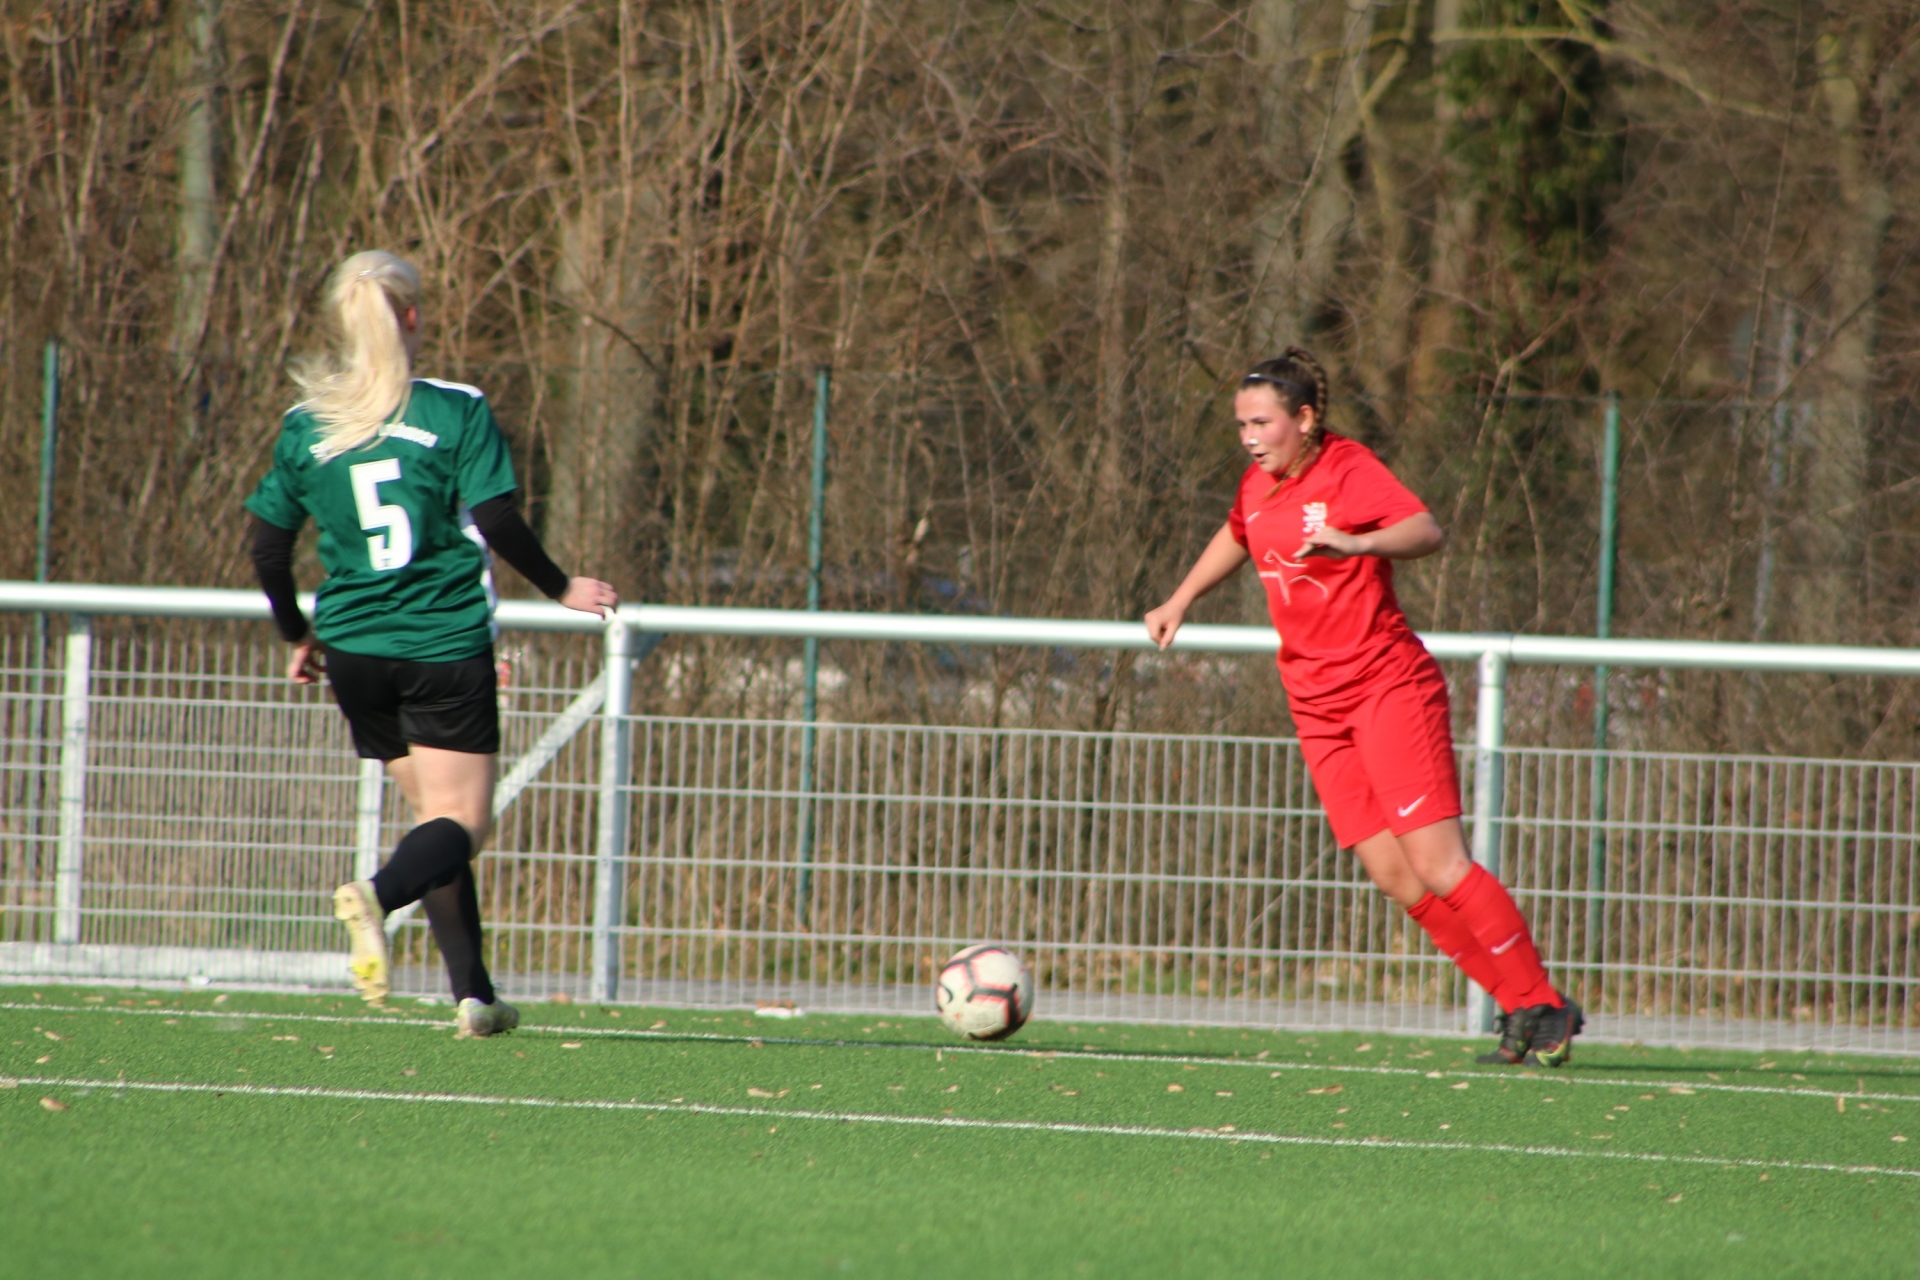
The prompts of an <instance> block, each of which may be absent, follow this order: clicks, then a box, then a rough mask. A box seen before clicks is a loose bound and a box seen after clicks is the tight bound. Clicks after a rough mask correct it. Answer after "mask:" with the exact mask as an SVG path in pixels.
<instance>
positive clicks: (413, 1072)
mask: <svg viewBox="0 0 1920 1280" xmlns="http://www.w3.org/2000/svg"><path fill="white" fill-rule="evenodd" d="M400 1074H401V1075H403V1076H417V1075H419V1074H420V1072H419V1070H418V1068H415V1067H402V1068H401V1069H400Z"/></svg>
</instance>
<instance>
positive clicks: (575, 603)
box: [473, 493, 620, 618]
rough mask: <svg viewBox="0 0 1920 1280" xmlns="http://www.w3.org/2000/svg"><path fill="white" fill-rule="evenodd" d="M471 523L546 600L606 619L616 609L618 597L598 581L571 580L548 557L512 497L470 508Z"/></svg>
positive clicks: (490, 545)
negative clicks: (471, 510)
mask: <svg viewBox="0 0 1920 1280" xmlns="http://www.w3.org/2000/svg"><path fill="white" fill-rule="evenodd" d="M473 523H474V525H475V527H477V528H478V529H479V530H480V536H481V537H483V538H485V539H486V540H487V545H488V546H489V547H491V548H492V549H493V551H494V554H496V555H498V556H499V557H500V558H501V559H502V560H505V561H506V562H507V563H508V564H510V565H512V566H513V567H514V568H515V569H516V570H518V571H519V573H520V576H521V577H523V578H525V579H526V580H527V581H528V582H531V583H532V584H533V585H534V586H536V587H538V588H539V589H540V591H541V593H542V594H543V595H545V596H546V597H547V598H548V599H549V600H558V601H559V602H560V603H561V604H563V605H565V606H567V608H569V609H578V610H580V612H582V613H592V614H598V615H599V616H601V617H603V618H604V617H606V616H607V615H608V614H609V613H610V612H611V611H612V610H614V609H617V608H619V606H620V595H619V593H618V592H616V591H615V590H614V589H613V587H612V586H611V585H609V584H608V583H605V582H602V581H600V580H599V579H598V578H570V577H568V576H567V575H566V574H565V573H563V572H562V571H561V569H560V566H559V565H557V564H555V563H554V562H553V560H552V558H551V557H549V556H548V555H547V551H546V548H545V547H542V546H541V545H540V537H539V535H538V534H536V533H534V531H533V530H532V529H530V528H528V527H527V522H526V521H525V520H524V519H522V518H521V515H520V512H519V511H518V510H517V509H516V508H515V507H514V505H513V495H512V494H510V493H503V494H501V495H500V496H499V497H497V498H489V499H487V500H486V501H485V502H483V503H481V504H480V505H479V506H477V507H475V508H474V509H473Z"/></svg>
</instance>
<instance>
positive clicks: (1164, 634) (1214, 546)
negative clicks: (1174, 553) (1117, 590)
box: [1146, 524, 1250, 650]
mask: <svg viewBox="0 0 1920 1280" xmlns="http://www.w3.org/2000/svg"><path fill="white" fill-rule="evenodd" d="M1249 558H1250V557H1249V556H1248V555H1247V549H1246V548H1245V547H1243V546H1241V545H1240V542H1239V540H1238V539H1237V538H1235V537H1234V536H1233V526H1232V525H1229V524H1223V525H1221V526H1220V531H1219V532H1218V533H1216V534H1214V535H1213V541H1211V542H1209V543H1208V544H1207V549H1206V550H1205V551H1202V552H1201V553H1200V558H1199V559H1198V560H1196V561H1194V562H1193V568H1191V569H1189V570H1187V576H1186V579H1185V580H1184V581H1182V582H1181V583H1180V585H1179V587H1177V588H1176V589H1175V590H1174V593H1173V594H1172V595H1170V596H1168V597H1167V602H1166V603H1165V604H1163V605H1161V606H1160V607H1159V608H1158V609H1155V610H1153V611H1152V612H1151V613H1149V614H1147V617H1146V623H1147V636H1148V638H1149V639H1151V640H1152V641H1153V642H1154V643H1155V644H1156V645H1159V646H1160V648H1161V649H1163V650H1164V649H1165V648H1166V647H1167V646H1168V645H1170V644H1172V643H1173V637H1174V635H1175V634H1176V633H1177V632H1178V631H1179V630H1180V624H1181V623H1183V622H1185V621H1186V620H1187V610H1188V609H1190V608H1192V607H1193V602H1194V601H1195V600H1198V599H1199V598H1200V597H1201V596H1203V595H1205V594H1207V592H1209V591H1211V590H1213V589H1214V588H1215V587H1217V586H1219V585H1220V584H1221V583H1223V582H1225V581H1226V580H1227V579H1228V578H1231V577H1232V576H1233V575H1234V573H1235V571H1237V570H1238V569H1239V568H1240V566H1241V565H1243V564H1245V563H1246V562H1247V560H1248V559H1249Z"/></svg>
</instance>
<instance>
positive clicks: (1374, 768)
mask: <svg viewBox="0 0 1920 1280" xmlns="http://www.w3.org/2000/svg"><path fill="white" fill-rule="evenodd" d="M1420 656H1421V657H1422V658H1424V659H1425V661H1424V662H1417V663H1413V664H1409V665H1410V666H1411V670H1408V671H1406V672H1405V674H1404V675H1402V676H1401V677H1400V678H1398V679H1395V680H1392V681H1383V682H1381V683H1380V684H1379V685H1377V686H1374V687H1370V688H1366V689H1362V690H1359V691H1357V692H1354V693H1351V694H1342V695H1340V696H1338V697H1333V698H1322V699H1317V700H1315V701H1313V702H1307V701H1305V700H1304V699H1301V700H1293V701H1292V703H1291V706H1292V710H1293V723H1294V727H1295V728H1296V729H1298V730H1299V733H1300V753H1301V754H1302V755H1304V756H1305V757H1306V758H1307V772H1309V773H1310V774H1312V775H1313V788H1314V790H1315V791H1317V792H1319V793H1320V803H1321V804H1322V805H1323V806H1325V808H1326V811H1327V821H1328V823H1329V824H1331V825H1332V827H1333V837H1334V839H1336V840H1338V841H1339V842H1340V847H1341V848H1343V849H1351V848H1352V847H1353V846H1354V845H1356V844H1358V843H1360V841H1362V840H1365V839H1366V838H1367V837H1368V836H1371V835H1377V834H1378V833H1380V832H1382V831H1386V830H1391V831H1392V832H1393V833H1394V834H1395V835H1400V834H1402V833H1404V832H1408V831H1413V830H1415V829H1417V828H1419V827H1424V826H1426V825H1428V824H1429V823H1434V822H1439V821H1440V820H1441V819H1443V818H1455V817H1458V816H1459V815H1460V776H1459V773H1458V771H1457V770H1456V769H1455V766H1454V759H1453V723H1452V714H1451V710H1450V708H1449V706H1448V702H1447V682H1446V680H1445V679H1444V678H1443V677H1442V676H1441V674H1440V666H1439V664H1438V663H1436V662H1434V660H1433V659H1432V658H1431V657H1430V656H1428V655H1427V654H1426V653H1424V652H1422V654H1421V655H1420Z"/></svg>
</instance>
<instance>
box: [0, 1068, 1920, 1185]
mask: <svg viewBox="0 0 1920 1280" xmlns="http://www.w3.org/2000/svg"><path fill="white" fill-rule="evenodd" d="M0 1079H4V1078H0ZM19 1085H32V1086H34V1087H35V1088H56V1089H85V1090H94V1089H112V1090H134V1091H138V1092H142V1093H185V1094H208V1093H210V1094H213V1095H214V1096H215V1097H224V1096H226V1095H227V1094H236V1095H240V1096H244V1097H257V1098H317V1099H322V1100H326V1101H338V1102H414V1103H422V1102H437V1103H452V1104H456V1105H465V1106H475V1107H527V1108H532V1109H537V1110H545V1111H630V1112H653V1113H659V1114H670V1115H698V1116H736V1117H743V1118H748V1119H756V1120H820V1121H826V1122H828V1123H832V1124H876V1125H901V1126H906V1127H910V1128H922V1129H985V1130H998V1131H1003V1132H1008V1133H1066V1134H1076V1135H1083V1136H1091V1137H1108V1138H1178V1139H1186V1140H1188V1141H1192V1142H1253V1143H1263V1144H1266V1145H1268V1146H1279V1147H1332V1148H1355V1147H1358V1148H1362V1149H1365V1150H1370V1151H1433V1152H1453V1151H1468V1152H1474V1153H1476V1154H1484V1155H1516V1156H1551V1157H1556V1158H1560V1159H1571V1160H1582V1159H1592V1160H1627V1161H1634V1162H1638V1163H1643V1164H1680V1165H1699V1166H1701V1167H1704V1168H1716V1169H1786V1170H1792V1171H1795V1172H1800V1173H1845V1174H1868V1175H1875V1176H1877V1175H1881V1174H1884V1175H1886V1176H1887V1177H1890V1178H1920V1169H1896V1168H1888V1167H1886V1166H1884V1165H1870V1164H1856V1165H1848V1164H1824V1163H1810V1162H1803V1161H1797V1160H1753V1159H1745V1158H1735V1157H1729V1158H1726V1159H1722V1158H1719V1157H1716V1156H1677V1155H1662V1154H1660V1153H1658V1152H1642V1151H1581V1150H1576V1149H1574V1148H1571V1147H1532V1146H1515V1145H1512V1144H1510V1143H1501V1142H1411V1141H1407V1140H1404V1139H1398V1138H1313V1137H1306V1136H1304V1135H1299V1134H1288V1133H1254V1132H1241V1131H1239V1130H1228V1131H1223V1130H1220V1129H1161V1128H1154V1127H1151V1126H1148V1125H1119V1124H1075V1123H1073V1122H1071V1121H1047V1120H971V1119H966V1118H964V1117H960V1116H900V1115H894V1116H890V1115H879V1114H875V1113H872V1112H860V1111H808V1110H802V1109H798V1108H796V1109H794V1110H791V1111H784V1110H779V1109H776V1108H773V1107H724V1106H716V1105H711V1104H708V1103H700V1102H691V1103H670V1102H640V1101H638V1100H635V1101H631V1102H619V1101H615V1100H612V1099H593V1098H581V1099H572V1098H524V1097H522V1098H515V1097H505V1096H501V1095H497V1094H478V1093H406V1092H399V1091H389V1090H385V1089H328V1088H324V1087H320V1086H314V1085H257V1084H237V1085H227V1084H199V1083H196V1082H193V1081H178V1082H172V1083H169V1082H164V1081H140V1080H74V1079H66V1078H63V1077H59V1076H19V1077H14V1078H12V1079H11V1082H10V1085H9V1084H0V1087H17V1086H19Z"/></svg>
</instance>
